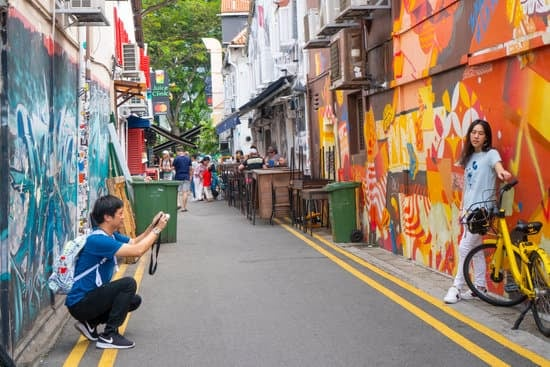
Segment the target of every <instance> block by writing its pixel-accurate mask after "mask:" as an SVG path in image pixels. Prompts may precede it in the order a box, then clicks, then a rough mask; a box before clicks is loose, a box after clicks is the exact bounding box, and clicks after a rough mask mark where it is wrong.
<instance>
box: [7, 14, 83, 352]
mask: <svg viewBox="0 0 550 367" xmlns="http://www.w3.org/2000/svg"><path fill="white" fill-rule="evenodd" d="M29 24H30V23H29V22H27V21H26V20H25V19H24V18H23V17H21V16H20V15H19V14H17V13H15V11H11V12H10V17H9V19H8V27H7V34H8V37H7V46H8V48H9V51H8V52H7V54H6V56H7V63H6V65H7V68H6V77H7V88H6V92H7V95H6V97H7V106H8V111H9V112H8V114H7V120H8V122H7V123H8V141H9V147H8V159H9V187H8V213H7V216H8V236H7V244H8V245H7V248H6V247H5V246H4V247H2V248H1V249H0V251H2V254H1V256H2V258H4V257H5V258H7V261H8V264H7V268H6V267H3V268H2V269H0V270H1V272H2V274H0V276H1V278H0V279H1V280H2V281H3V282H7V283H8V290H9V293H8V297H7V299H6V298H5V297H2V299H1V300H0V302H2V303H3V305H4V306H6V305H5V303H6V302H7V303H8V305H7V309H8V310H9V314H8V315H6V314H3V315H2V320H0V321H1V323H2V326H3V327H2V330H3V331H4V332H6V331H8V332H9V334H10V335H9V339H10V341H11V343H10V344H12V345H16V344H17V342H18V341H19V340H20V339H21V338H22V336H23V335H24V333H25V332H26V331H28V330H29V329H30V328H31V327H32V325H33V322H34V320H35V319H36V317H37V316H38V314H39V313H40V311H41V310H42V309H44V308H45V307H49V305H50V303H51V302H52V298H51V295H50V292H49V290H48V288H47V286H46V279H47V276H48V275H49V274H50V273H51V264H52V256H53V250H54V248H59V247H60V246H61V244H62V243H64V242H65V240H66V239H67V238H68V237H70V236H72V235H73V234H74V229H75V218H76V215H75V214H76V201H77V192H76V189H77V186H76V184H77V165H76V159H77V148H78V142H77V140H76V137H77V127H78V125H77V120H78V112H77V111H78V108H77V104H78V96H77V91H78V79H77V64H76V63H75V61H76V60H74V57H72V58H71V57H70V55H67V54H66V53H65V52H64V51H63V50H62V49H61V48H59V47H54V44H53V43H52V42H51V39H49V38H48V37H47V36H45V35H44V34H41V33H38V32H36V31H35V30H34V29H33V28H32V26H30V25H29ZM6 317H8V319H6ZM6 325H9V330H6V329H8V328H6ZM4 340H5V335H4Z"/></svg>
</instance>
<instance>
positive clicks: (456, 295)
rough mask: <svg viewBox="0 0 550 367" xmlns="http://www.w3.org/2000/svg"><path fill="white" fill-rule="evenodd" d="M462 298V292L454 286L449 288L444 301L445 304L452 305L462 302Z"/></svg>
mask: <svg viewBox="0 0 550 367" xmlns="http://www.w3.org/2000/svg"><path fill="white" fill-rule="evenodd" d="M460 298H461V297H460V290H459V289H458V288H457V287H455V286H454V285H453V286H452V287H451V288H449V290H448V291H447V294H446V295H445V297H443V301H445V303H451V304H452V303H457V302H458V301H460Z"/></svg>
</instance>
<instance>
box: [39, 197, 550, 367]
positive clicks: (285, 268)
mask: <svg viewBox="0 0 550 367" xmlns="http://www.w3.org/2000/svg"><path fill="white" fill-rule="evenodd" d="M177 220H178V240H177V243H172V244H163V245H162V246H161V250H160V256H159V264H158V270H157V273H156V274H155V275H153V276H150V275H148V274H147V270H146V266H147V265H148V261H149V259H148V257H144V258H142V260H141V261H140V262H139V263H137V264H134V265H129V266H124V267H123V268H122V269H121V270H122V271H123V272H124V275H127V276H135V277H136V279H137V280H138V282H139V284H140V289H139V293H140V294H141V295H142V297H143V300H144V301H143V304H142V305H141V307H140V309H138V310H137V311H136V312H134V313H133V314H131V315H130V316H129V319H128V323H127V325H124V334H125V336H126V337H128V338H129V339H131V340H134V341H135V343H136V347H135V348H134V349H130V350H121V351H103V350H99V349H96V348H95V345H93V344H90V343H88V342H87V341H85V340H84V339H83V338H79V334H78V333H77V331H76V330H75V329H74V328H73V320H70V321H69V322H68V323H67V325H66V326H65V328H64V329H63V332H62V333H61V335H60V338H59V339H58V341H57V343H56V345H55V347H54V348H53V349H52V350H51V351H50V352H49V353H46V354H45V355H44V357H43V358H42V360H41V362H40V364H39V365H40V366H64V365H65V366H142V367H143V366H189V367H191V366H197V367H209V366H212V367H221V366H234V367H248V366H250V367H258V366H265V367H271V366H273V367H275V366H277V367H279V366H285V367H286V366H288V367H291V366H316V367H321V366H327V367H329V366H330V367H332V366H461V367H462V366H486V365H492V366H498V365H502V366H506V365H510V366H531V365H545V364H546V365H550V361H548V360H547V359H545V358H544V356H541V355H540V354H537V353H534V352H532V351H531V350H529V349H526V348H525V347H524V346H522V345H520V344H518V343H516V341H514V340H511V339H510V338H507V337H500V336H499V335H500V334H499V333H494V332H491V330H486V326H484V325H480V324H479V323H477V322H476V321H475V320H473V321H472V320H471V319H470V318H469V317H468V316H467V315H464V314H463V313H461V312H460V309H458V310H457V309H454V308H449V307H448V306H444V305H442V303H441V301H440V300H439V299H436V298H433V297H430V296H429V294H428V295H427V294H425V293H424V291H423V290H421V289H418V288H416V287H414V286H407V285H403V284H399V283H400V280H399V279H394V278H392V277H391V276H389V277H388V276H386V275H384V273H383V272H379V271H377V270H376V269H375V268H373V267H372V266H369V265H367V264H363V263H361V262H360V261H357V259H354V257H353V255H350V254H349V253H348V252H347V251H342V250H341V248H340V247H336V246H334V245H332V244H331V243H330V242H329V241H326V240H320V237H319V236H314V237H311V236H309V235H304V234H303V233H301V232H299V231H297V230H296V229H295V228H293V227H292V226H289V225H285V224H282V225H279V224H276V225H273V226H272V225H269V224H267V223H266V222H265V221H263V220H259V221H257V224H256V225H255V226H253V225H252V224H251V223H250V222H249V221H247V219H246V218H245V217H244V216H242V215H241V214H240V212H238V211H237V210H236V209H234V208H230V207H228V206H227V204H226V202H223V201H219V202H213V203H205V202H197V203H191V204H190V205H189V212H186V213H178V219H177ZM527 317H530V316H527ZM493 334H498V335H496V336H495V335H493ZM537 342H538V343H540V339H538V338H537ZM525 343H527V344H529V343H530V340H528V341H526V342H525ZM525 343H524V344H525ZM547 357H548V356H546V358H547Z"/></svg>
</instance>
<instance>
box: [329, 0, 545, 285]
mask: <svg viewBox="0 0 550 367" xmlns="http://www.w3.org/2000/svg"><path fill="white" fill-rule="evenodd" d="M549 19H550V5H548V4H547V2H544V1H543V2H540V1H519V0H506V1H471V2H469V1H468V2H467V1H403V2H401V7H400V8H399V12H398V15H397V16H396V17H395V18H394V27H393V30H394V34H393V41H394V60H393V70H394V72H395V75H394V77H395V80H394V82H393V83H392V85H393V86H394V88H393V89H391V90H388V91H384V92H382V93H379V94H375V95H372V96H369V98H368V102H369V103H368V106H369V109H368V110H367V111H366V112H365V115H364V116H365V117H364V126H363V128H364V136H365V153H366V161H365V164H364V166H354V167H352V169H351V177H352V179H354V180H357V181H361V182H362V186H361V195H362V201H361V204H362V207H361V213H360V214H361V215H362V217H363V218H362V221H361V225H362V229H363V231H364V233H366V234H367V233H369V234H370V235H369V238H370V237H374V238H376V241H377V243H378V244H379V245H380V246H382V247H384V248H385V249H388V250H390V251H392V252H394V253H396V254H401V255H403V256H406V257H407V258H410V259H413V260H415V261H417V262H418V263H421V264H422V265H426V266H429V267H432V268H433V269H435V270H438V271H441V272H444V273H447V274H450V275H454V274H455V273H456V267H457V253H458V249H457V246H458V240H459V238H460V235H461V231H462V225H461V223H459V220H458V216H459V208H460V207H461V200H462V197H461V196H462V189H463V170H462V168H461V167H460V166H458V165H457V161H458V157H459V156H460V154H461V151H462V142H463V139H464V136H465V133H466V131H467V129H468V127H469V125H470V124H471V122H472V121H474V120H475V119H477V118H483V119H485V120H487V121H489V123H490V124H491V127H492V130H493V145H494V147H495V148H496V149H498V151H499V152H500V155H501V157H502V161H503V164H504V166H505V168H506V169H508V170H509V171H510V172H511V173H512V174H513V175H514V176H516V177H517V178H518V180H519V185H518V186H516V188H515V192H514V197H513V210H512V214H511V216H510V217H509V218H508V221H509V223H510V225H513V224H514V223H515V222H516V221H517V220H518V219H522V220H526V221H541V222H542V223H543V229H542V231H541V233H539V235H537V236H536V237H535V238H533V240H536V241H539V242H540V244H541V245H542V246H543V247H544V248H545V249H546V250H547V251H550V170H548V169H544V167H545V164H544V162H548V161H550V103H548V102H547V101H548V96H550V83H549V81H550V47H549V46H548V45H547V44H546V43H550V33H549V31H548V30H547V29H549V28H548V27H549V25H548V23H549ZM434 71H437V72H434ZM346 134H347V130H346V123H345V122H339V124H338V143H339V146H340V149H341V151H340V157H341V159H342V160H343V161H342V165H341V167H342V170H345V169H346V166H345V159H346V153H349V152H348V151H347V150H346V149H348V148H347V146H346V143H343V141H344V142H347V136H346ZM342 149H344V150H342ZM371 235H372V236H371Z"/></svg>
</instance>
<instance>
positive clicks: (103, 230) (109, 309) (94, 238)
mask: <svg viewBox="0 0 550 367" xmlns="http://www.w3.org/2000/svg"><path fill="white" fill-rule="evenodd" d="M123 207H124V204H123V202H122V200H120V199H119V198H117V197H116V196H112V195H106V196H102V197H100V198H98V199H97V200H96V202H95V204H94V207H93V210H92V213H91V214H90V218H91V221H92V225H93V227H94V228H93V232H92V233H90V235H89V236H88V237H87V239H86V244H85V245H84V248H83V249H82V252H81V253H80V255H79V257H78V260H77V262H76V266H75V276H77V275H78V274H80V273H82V272H85V271H86V269H89V268H91V267H93V266H94V265H96V264H100V265H99V267H98V268H97V271H92V272H90V273H89V274H86V275H85V276H84V277H82V278H81V279H79V280H77V281H76V282H75V283H74V285H73V287H72V289H71V291H70V292H69V294H68V295H67V299H66V300H65V305H66V306H67V308H68V309H69V313H70V314H71V315H72V316H73V317H74V318H75V319H76V320H78V321H77V322H76V324H75V327H76V329H77V330H78V331H80V332H81V333H82V335H84V336H85V337H86V338H87V339H88V340H90V341H95V342H96V346H97V348H115V349H126V348H133V347H134V345H135V344H134V342H133V341H130V340H128V339H126V338H125V337H124V336H122V335H120V334H119V332H118V328H119V327H120V325H122V323H123V322H124V320H125V319H126V315H127V314H128V312H131V311H134V310H136V309H137V308H138V307H139V305H140V304H141V297H140V296H139V295H138V294H136V291H137V284H136V281H135V279H134V278H132V277H124V278H121V279H117V280H113V281H111V278H112V276H113V273H114V271H115V268H116V257H117V256H141V255H143V254H144V253H145V252H146V251H147V250H149V249H150V248H151V246H153V244H154V243H155V241H156V239H157V237H158V236H159V234H160V232H161V231H162V230H163V229H164V227H166V223H167V222H168V219H169V217H170V216H169V215H167V214H164V213H162V212H160V213H158V214H157V215H156V216H155V218H154V219H153V222H152V223H151V225H149V227H148V228H147V229H146V230H145V231H144V232H143V233H142V234H140V235H139V236H137V237H136V238H132V239H130V238H128V237H126V236H124V235H122V234H121V233H119V230H120V228H122V225H123V223H124V209H123ZM100 324H105V328H104V330H103V333H101V334H99V333H98V330H97V327H98V325H100Z"/></svg>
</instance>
